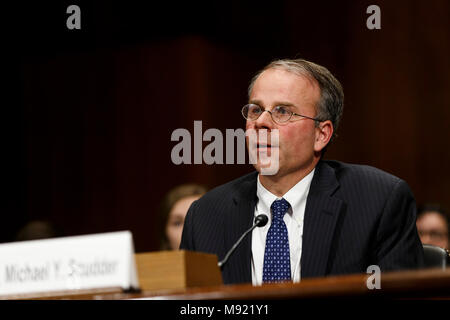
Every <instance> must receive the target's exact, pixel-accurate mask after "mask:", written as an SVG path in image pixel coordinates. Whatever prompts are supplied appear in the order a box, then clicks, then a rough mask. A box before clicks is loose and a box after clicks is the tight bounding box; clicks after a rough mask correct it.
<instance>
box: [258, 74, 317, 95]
mask: <svg viewBox="0 0 450 320" xmlns="http://www.w3.org/2000/svg"><path fill="white" fill-rule="evenodd" d="M261 94H264V95H266V94H267V95H270V96H273V98H274V99H279V98H280V99H282V96H283V95H285V96H291V97H292V96H294V95H296V96H302V97H303V98H306V99H308V100H310V99H313V100H316V99H318V98H319V96H320V89H319V85H318V84H317V81H316V80H315V79H313V78H312V77H309V76H307V75H303V74H298V73H294V72H292V71H288V70H284V69H281V68H270V69H267V70H264V71H263V72H262V73H261V74H260V76H259V77H258V78H257V79H256V81H255V84H254V86H253V89H252V92H251V96H250V100H252V99H260V97H258V96H259V95H261ZM275 95H280V97H275ZM282 100H285V99H282ZM286 101H288V100H286Z"/></svg>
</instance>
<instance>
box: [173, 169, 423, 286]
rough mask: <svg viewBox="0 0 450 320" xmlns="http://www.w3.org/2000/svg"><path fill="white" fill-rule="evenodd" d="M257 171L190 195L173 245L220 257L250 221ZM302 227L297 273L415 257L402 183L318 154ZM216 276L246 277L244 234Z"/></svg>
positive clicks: (419, 259)
mask: <svg viewBox="0 0 450 320" xmlns="http://www.w3.org/2000/svg"><path fill="white" fill-rule="evenodd" d="M256 179H257V172H253V173H251V174H248V175H246V176H243V177H241V178H239V179H236V180H234V181H231V182H229V183H227V184H224V185H222V186H219V187H217V188H215V189H213V190H211V191H210V192H208V193H207V194H205V195H204V196H203V197H202V198H201V199H199V200H197V201H196V202H194V203H193V204H192V206H191V208H190V209H189V212H188V214H187V216H186V221H185V225H184V229H183V237H182V240H181V245H180V248H181V249H186V250H194V251H200V252H207V253H213V254H216V255H218V258H219V260H221V259H222V258H223V257H224V256H225V254H226V252H227V251H228V250H229V249H230V248H231V247H232V245H233V244H234V242H235V241H236V240H237V239H238V238H239V237H240V236H241V235H242V234H243V233H244V232H245V230H246V229H248V228H250V227H251V226H252V223H253V217H254V210H255V205H256V202H257V197H256ZM304 219H305V220H304V227H303V244H302V256H301V277H302V278H307V277H319V276H326V275H332V274H346V273H363V272H366V270H367V267H368V266H369V265H373V264H375V265H378V266H380V268H381V271H388V270H398V269H412V268H416V267H420V266H422V265H423V249H422V245H421V243H420V240H419V237H418V235H417V230H416V224H415V222H416V206H415V201H414V197H413V195H412V193H411V191H410V189H409V187H408V185H407V184H406V183H405V182H404V181H403V180H401V179H399V178H397V177H395V176H392V175H390V174H388V173H386V172H383V171H381V170H378V169H375V168H373V167H368V166H361V165H351V164H345V163H342V162H337V161H319V163H318V164H317V166H316V171H315V173H314V177H313V180H312V182H311V187H310V190H309V194H308V198H307V202H306V208H305V218H304ZM222 275H223V280H224V283H242V282H251V281H252V278H251V236H250V235H249V236H248V237H247V238H246V239H245V240H244V241H243V243H241V245H240V246H239V247H238V249H237V250H236V251H235V252H234V254H233V255H232V256H231V257H230V259H229V260H228V263H227V264H226V265H225V266H224V267H223V270H222Z"/></svg>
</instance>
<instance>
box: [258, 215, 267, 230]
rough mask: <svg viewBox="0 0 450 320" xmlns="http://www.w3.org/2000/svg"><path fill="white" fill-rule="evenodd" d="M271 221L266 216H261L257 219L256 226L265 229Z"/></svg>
mask: <svg viewBox="0 0 450 320" xmlns="http://www.w3.org/2000/svg"><path fill="white" fill-rule="evenodd" d="M267 221H269V218H268V217H267V216H266V215H265V214H259V215H257V216H256V217H255V225H256V226H257V227H264V226H265V225H266V224H267Z"/></svg>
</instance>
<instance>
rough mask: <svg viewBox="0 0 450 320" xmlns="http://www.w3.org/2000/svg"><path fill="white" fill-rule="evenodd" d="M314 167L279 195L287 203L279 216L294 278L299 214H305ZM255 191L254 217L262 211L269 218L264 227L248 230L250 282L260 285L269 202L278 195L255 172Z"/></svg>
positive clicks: (300, 230) (295, 278)
mask: <svg viewBox="0 0 450 320" xmlns="http://www.w3.org/2000/svg"><path fill="white" fill-rule="evenodd" d="M314 171H315V169H313V170H312V171H311V172H310V173H309V174H308V175H307V176H305V177H304V178H303V179H302V180H300V181H299V182H298V183H297V184H296V185H295V186H293V187H292V188H291V189H290V190H289V191H288V192H286V193H285V194H284V195H283V198H284V199H285V200H286V201H288V202H289V204H290V205H291V207H290V208H289V210H288V212H287V213H286V214H285V215H284V218H283V220H284V223H285V224H286V227H287V231H288V237H289V253H290V256H291V257H290V258H291V279H292V280H293V281H294V282H300V258H301V255H302V237H303V218H304V216H305V207H306V199H307V197H308V193H309V187H310V186H311V181H312V178H313V176H314ZM256 194H257V196H258V203H257V205H256V207H255V217H256V216H257V215H259V214H265V215H267V217H268V218H269V221H268V222H267V224H266V225H265V226H264V227H261V228H255V229H254V230H253V232H252V283H253V285H261V284H262V278H263V266H264V251H265V249H266V237H267V232H268V231H269V227H270V224H271V222H272V213H271V210H270V206H271V205H272V203H273V202H274V201H275V200H280V199H281V198H279V197H277V196H276V195H274V194H272V193H271V192H270V191H269V190H267V189H266V188H264V186H263V185H262V184H261V182H260V181H259V175H258V179H257V188H256Z"/></svg>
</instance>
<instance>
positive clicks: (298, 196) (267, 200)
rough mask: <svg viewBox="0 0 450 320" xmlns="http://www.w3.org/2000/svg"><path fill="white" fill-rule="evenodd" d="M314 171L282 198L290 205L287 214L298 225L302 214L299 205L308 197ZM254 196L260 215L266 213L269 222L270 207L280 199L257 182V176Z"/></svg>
mask: <svg viewBox="0 0 450 320" xmlns="http://www.w3.org/2000/svg"><path fill="white" fill-rule="evenodd" d="M315 170H316V169H315V168H314V169H313V170H312V171H311V172H310V173H308V174H307V175H306V176H305V177H304V178H303V179H302V180H300V181H299V182H297V184H295V185H294V186H293V187H292V188H291V189H289V191H288V192H286V193H285V194H284V195H283V197H282V198H284V199H285V200H286V201H287V202H289V204H290V205H291V209H289V211H288V213H289V214H290V215H292V218H293V219H294V220H295V221H296V222H297V223H300V222H301V220H302V217H303V214H302V212H301V204H302V203H304V201H306V198H307V197H308V192H309V188H310V186H311V181H312V178H313V176H314V171H315ZM256 194H257V196H258V201H259V204H258V205H259V208H261V209H262V213H267V214H268V215H269V219H270V220H271V214H270V206H271V205H272V203H273V202H274V201H275V200H279V199H281V197H277V196H276V195H274V194H273V193H272V192H270V191H269V190H267V189H266V188H265V187H264V186H263V185H262V183H261V182H260V181H259V175H258V179H257V186H256Z"/></svg>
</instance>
